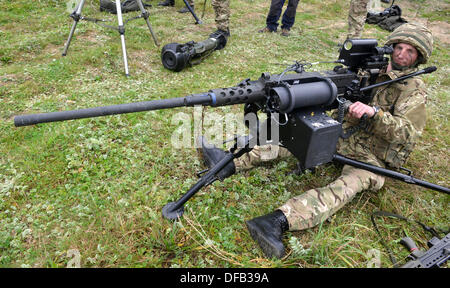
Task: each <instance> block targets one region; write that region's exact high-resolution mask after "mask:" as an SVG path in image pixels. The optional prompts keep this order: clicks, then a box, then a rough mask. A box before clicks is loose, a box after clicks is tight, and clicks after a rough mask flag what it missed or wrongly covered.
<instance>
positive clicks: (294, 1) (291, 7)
mask: <svg viewBox="0 0 450 288" xmlns="http://www.w3.org/2000/svg"><path fill="white" fill-rule="evenodd" d="M285 2H286V0H272V3H271V4H270V10H269V14H268V15H267V19H266V25H267V28H269V29H270V30H272V31H276V30H277V27H278V20H279V19H280V16H281V10H282V9H283V5H284V3H285ZM298 2H299V0H288V5H287V8H286V10H285V11H284V14H283V18H282V19H281V29H287V30H290V29H291V27H292V26H293V25H294V22H295V13H296V11H297V5H298Z"/></svg>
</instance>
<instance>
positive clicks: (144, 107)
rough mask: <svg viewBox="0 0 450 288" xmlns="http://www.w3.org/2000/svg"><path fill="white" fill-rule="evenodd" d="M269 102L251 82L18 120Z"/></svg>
mask: <svg viewBox="0 0 450 288" xmlns="http://www.w3.org/2000/svg"><path fill="white" fill-rule="evenodd" d="M264 98H265V91H264V84H263V83H262V82H261V81H259V80H257V81H247V82H246V83H241V84H239V85H238V86H236V87H231V88H219V89H212V90H210V91H208V92H206V93H201V94H191V95H189V96H186V97H180V98H172V99H162V100H151V101H143V102H136V103H127V104H118V105H110V106H103V107H95V108H86V109H79V110H70V111H60V112H50V113H38V114H29V115H20V116H16V117H14V125H15V126H16V127H20V126H27V125H33V124H39V123H47V122H56V121H66V120H74V119H82V118H91V117H100V116H108V115H116V114H125V113H134V112H142V111H151V110H160V109H168V108H176V107H184V106H185V107H192V106H195V105H204V106H214V107H217V106H225V105H234V104H244V103H254V102H258V101H261V100H262V99H264Z"/></svg>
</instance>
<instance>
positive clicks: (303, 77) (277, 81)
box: [14, 39, 450, 219]
mask: <svg viewBox="0 0 450 288" xmlns="http://www.w3.org/2000/svg"><path fill="white" fill-rule="evenodd" d="M390 53H392V47H378V43H377V41H376V40H375V39H350V40H347V41H346V42H345V43H344V45H343V46H342V49H341V51H340V55H339V58H338V60H337V61H333V62H334V63H338V64H340V65H338V66H336V67H335V68H334V69H333V70H331V71H323V72H306V71H305V68H307V66H308V65H307V64H302V63H298V62H296V63H295V64H294V65H292V66H290V67H289V68H288V69H286V70H285V71H284V72H283V73H281V74H274V75H272V74H269V73H262V75H261V77H260V78H259V79H258V80H254V81H251V80H250V79H245V80H243V81H242V82H241V83H239V84H238V85H237V86H235V87H230V88H217V89H212V90H209V91H208V92H205V93H200V94H192V95H189V96H186V97H180V98H173V99H164V100H153V101H144V102H138V103H129V104H119V105H111V106H105V107H96V108H87V109H81V110H73V111H63V112H52V113H42V114H32V115H23V116H17V117H15V118H14V123H15V125H16V126H25V125H32V124H38V123H45V122H54V121H65V120H72V119H80V118H90V117H98V116H106V115H114V114H123V113H131V112H140V111H150V110H158V109H168V108H175V107H182V106H188V107H190V106H195V105H204V106H212V107H219V106H225V105H237V104H244V114H245V115H249V114H252V115H257V114H258V112H261V113H265V114H266V115H267V119H266V120H265V121H264V122H262V123H260V121H259V120H258V117H257V116H256V119H257V121H252V123H250V121H249V122H246V125H247V127H248V130H249V135H247V136H241V137H236V138H235V139H234V140H235V144H234V146H233V147H232V148H231V149H230V152H231V153H228V154H227V156H226V157H225V158H223V159H222V160H221V161H220V162H219V163H217V164H216V165H215V166H214V167H212V168H211V169H210V170H208V171H204V173H203V174H204V175H203V176H202V177H201V178H200V180H199V181H198V182H197V183H196V184H194V185H193V186H192V187H191V189H189V191H187V192H186V194H184V195H183V196H182V197H181V198H180V199H179V200H177V201H175V202H170V203H168V204H167V205H166V206H165V207H164V208H163V216H164V217H165V218H168V219H177V218H178V217H181V216H182V214H183V213H184V207H183V205H184V203H186V201H188V200H189V199H190V198H191V197H192V196H193V195H194V194H195V193H196V192H198V191H199V190H200V189H201V188H202V187H205V186H207V185H210V184H211V183H213V182H214V181H216V180H222V177H220V172H221V171H222V170H223V169H224V167H226V166H227V165H228V164H229V163H230V162H231V161H233V159H235V158H238V157H240V156H242V155H243V154H244V153H246V152H249V151H251V150H252V148H253V147H254V146H255V145H264V144H274V145H280V146H283V147H286V148H287V149H288V150H289V151H290V152H291V153H292V154H293V155H294V156H295V157H296V158H297V160H298V161H299V167H300V168H301V169H308V168H313V167H316V166H319V165H322V164H325V163H328V162H331V161H337V162H340V163H344V164H348V165H353V166H357V167H359V168H362V169H366V170H369V171H372V172H375V173H381V174H383V175H385V176H388V177H394V178H395V179H400V180H402V181H404V182H407V183H411V184H416V185H420V186H423V187H427V188H430V189H434V190H437V191H441V192H445V193H449V192H450V190H449V189H448V188H446V187H442V186H439V185H436V184H432V183H429V182H426V181H422V180H418V179H416V178H414V177H412V176H411V175H410V174H403V173H399V172H396V171H391V170H388V169H384V168H380V167H376V166H373V165H369V164H366V163H362V162H359V161H355V160H352V159H349V158H346V157H343V156H341V155H338V154H336V144H337V141H338V139H339V137H340V136H341V135H343V133H342V123H341V122H340V121H336V120H335V119H333V118H331V117H329V116H328V115H327V114H326V112H327V111H328V110H331V109H334V108H338V109H339V110H340V111H341V112H342V111H344V110H345V109H346V107H348V106H349V105H350V103H351V102H354V101H361V102H365V103H368V102H369V101H370V92H371V89H373V88H376V87H379V86H382V85H388V84H390V83H392V82H395V81H400V80H404V79H406V78H409V77H412V76H416V75H420V74H423V73H431V72H433V71H435V70H436V67H434V66H433V67H429V68H426V69H423V70H420V71H417V72H415V73H412V74H409V75H407V76H404V77H402V78H399V79H395V80H391V81H386V82H381V83H375V81H376V79H377V77H378V74H379V73H380V71H381V70H382V69H384V68H385V67H386V66H387V64H388V58H387V57H385V54H390ZM288 71H295V72H296V73H289V74H288V73H286V72H288ZM341 116H342V115H341ZM363 118H364V117H363Z"/></svg>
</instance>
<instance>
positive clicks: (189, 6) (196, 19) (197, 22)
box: [183, 0, 203, 24]
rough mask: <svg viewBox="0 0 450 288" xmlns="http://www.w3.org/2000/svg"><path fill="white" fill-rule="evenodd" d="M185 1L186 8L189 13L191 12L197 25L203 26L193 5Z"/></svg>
mask: <svg viewBox="0 0 450 288" xmlns="http://www.w3.org/2000/svg"><path fill="white" fill-rule="evenodd" d="M183 1H184V5H186V8H188V10H189V12H191V14H192V16H193V17H194V19H195V24H203V22H202V20H200V19H198V17H197V15H196V14H195V12H194V10H192V7H191V5H189V3H188V2H187V1H186V0H183Z"/></svg>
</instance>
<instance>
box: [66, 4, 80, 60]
mask: <svg viewBox="0 0 450 288" xmlns="http://www.w3.org/2000/svg"><path fill="white" fill-rule="evenodd" d="M85 1H86V0H80V3H78V6H77V9H76V10H75V11H73V13H72V14H70V17H72V18H73V24H72V28H71V29H70V33H69V38H68V39H67V42H66V45H64V51H63V53H62V56H66V55H67V50H69V46H70V41H72V37H73V34H74V33H75V29H76V28H77V24H78V21H80V18H81V10H82V9H83V6H84V2H85Z"/></svg>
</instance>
